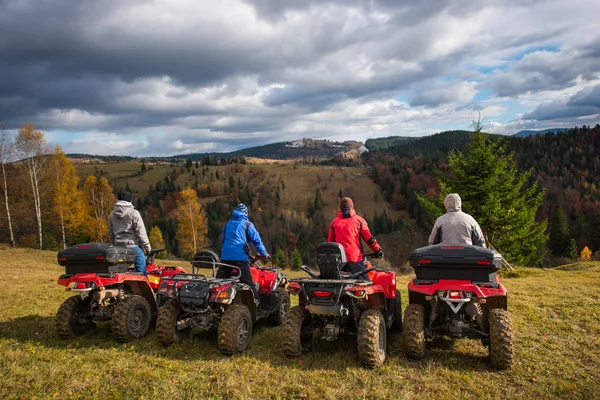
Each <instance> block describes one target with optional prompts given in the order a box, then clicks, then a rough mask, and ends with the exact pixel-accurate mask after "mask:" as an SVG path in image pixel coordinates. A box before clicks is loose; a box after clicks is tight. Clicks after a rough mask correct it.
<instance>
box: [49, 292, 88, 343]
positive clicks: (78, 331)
mask: <svg viewBox="0 0 600 400" xmlns="http://www.w3.org/2000/svg"><path fill="white" fill-rule="evenodd" d="M89 312H90V298H89V297H85V298H84V299H82V298H81V296H80V295H76V296H72V297H69V298H68V299H66V300H65V301H64V302H63V303H62V304H61V305H60V307H59V309H58V312H57V313H56V319H55V327H56V333H57V334H58V336H60V337H61V338H63V339H71V338H74V337H76V336H80V335H83V334H84V333H86V332H89V331H90V330H92V329H94V328H95V327H96V323H95V322H94V321H92V320H90V319H86V315H88V314H89Z"/></svg>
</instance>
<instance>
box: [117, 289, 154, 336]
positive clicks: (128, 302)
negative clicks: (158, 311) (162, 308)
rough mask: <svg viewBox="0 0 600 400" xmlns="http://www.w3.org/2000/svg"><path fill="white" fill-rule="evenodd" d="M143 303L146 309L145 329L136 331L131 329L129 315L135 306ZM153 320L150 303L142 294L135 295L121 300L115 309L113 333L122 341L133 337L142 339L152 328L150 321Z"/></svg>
mask: <svg viewBox="0 0 600 400" xmlns="http://www.w3.org/2000/svg"><path fill="white" fill-rule="evenodd" d="M138 305H141V306H142V307H144V308H145V311H146V317H147V318H146V321H145V322H144V323H145V325H147V326H146V327H145V329H143V331H142V332H139V333H134V332H131V331H130V330H129V324H128V315H129V313H130V312H131V310H133V309H134V308H135V307H137V306H138ZM151 320H152V310H151V309H150V304H148V301H146V299H144V298H143V297H142V296H138V295H133V296H129V297H126V298H124V299H123V300H121V301H119V302H118V303H117V305H116V306H115V311H114V313H113V317H112V333H113V336H114V338H115V339H116V340H117V341H119V342H122V343H127V342H129V341H131V340H133V339H141V338H142V337H144V336H145V335H146V334H147V333H148V331H149V330H150V322H151Z"/></svg>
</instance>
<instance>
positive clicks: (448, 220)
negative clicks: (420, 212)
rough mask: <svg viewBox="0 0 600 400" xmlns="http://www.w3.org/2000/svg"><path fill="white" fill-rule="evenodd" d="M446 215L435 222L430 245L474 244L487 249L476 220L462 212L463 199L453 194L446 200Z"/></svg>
mask: <svg viewBox="0 0 600 400" xmlns="http://www.w3.org/2000/svg"><path fill="white" fill-rule="evenodd" d="M444 206H445V207H446V211H447V212H446V214H444V215H442V216H441V217H439V218H438V219H437V220H436V221H435V225H434V226H433V229H432V230H431V235H430V236H429V244H430V245H431V244H472V245H475V246H482V247H485V239H484V237H483V233H482V231H481V228H480V227H479V224H478V223H477V221H475V218H473V217H472V216H470V215H469V214H467V213H464V212H462V210H461V199H460V196H459V195H458V194H456V193H451V194H449V195H448V196H446V198H445V199H444Z"/></svg>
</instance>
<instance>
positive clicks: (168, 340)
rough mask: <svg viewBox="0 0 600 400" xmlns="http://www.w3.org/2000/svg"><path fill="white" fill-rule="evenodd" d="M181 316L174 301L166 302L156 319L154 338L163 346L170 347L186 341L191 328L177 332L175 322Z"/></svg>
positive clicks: (178, 307) (177, 304) (179, 307)
mask: <svg viewBox="0 0 600 400" xmlns="http://www.w3.org/2000/svg"><path fill="white" fill-rule="evenodd" d="M180 314H181V306H180V305H179V303H177V301H176V300H169V301H167V302H166V303H165V304H164V305H163V306H162V307H161V308H160V309H159V310H158V316H157V317H156V337H157V339H158V341H159V342H160V343H161V344H162V345H163V346H170V345H172V344H175V343H181V342H183V341H184V340H186V339H187V338H188V337H189V335H190V332H191V330H192V329H191V328H187V329H182V330H179V331H178V330H177V320H178V317H179V315H180Z"/></svg>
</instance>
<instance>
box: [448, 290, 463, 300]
mask: <svg viewBox="0 0 600 400" xmlns="http://www.w3.org/2000/svg"><path fill="white" fill-rule="evenodd" d="M450 298H451V299H460V298H461V297H460V292H450Z"/></svg>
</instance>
